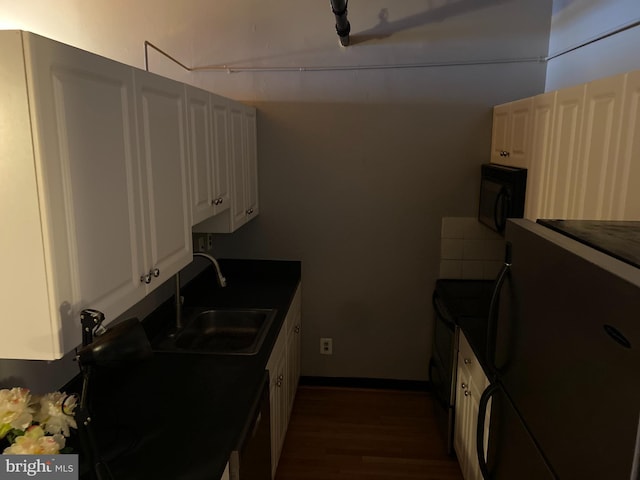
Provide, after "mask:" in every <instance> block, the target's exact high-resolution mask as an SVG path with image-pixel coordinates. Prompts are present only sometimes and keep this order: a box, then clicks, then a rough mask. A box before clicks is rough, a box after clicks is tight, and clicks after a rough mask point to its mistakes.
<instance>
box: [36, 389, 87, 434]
mask: <svg viewBox="0 0 640 480" xmlns="http://www.w3.org/2000/svg"><path fill="white" fill-rule="evenodd" d="M76 400H77V399H76V397H75V396H73V395H71V396H69V395H67V394H65V393H61V392H54V393H47V394H46V395H43V396H42V397H40V399H39V406H40V409H39V410H38V411H37V412H36V413H35V415H34V416H33V419H34V420H35V421H36V422H38V423H40V425H41V426H42V428H43V429H44V430H45V431H46V432H47V433H51V434H60V433H61V434H63V435H64V436H65V437H68V436H69V433H70V432H69V427H71V428H78V426H77V425H76V420H75V418H74V417H73V412H74V410H75V408H76Z"/></svg>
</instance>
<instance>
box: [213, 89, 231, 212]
mask: <svg viewBox="0 0 640 480" xmlns="http://www.w3.org/2000/svg"><path fill="white" fill-rule="evenodd" d="M210 108H211V122H212V124H213V130H212V137H213V153H214V160H213V198H214V201H215V213H216V214H218V213H220V212H223V211H224V210H227V209H229V208H230V204H231V199H230V194H229V143H230V142H229V103H228V101H227V99H225V98H223V97H220V96H218V95H213V94H211V97H210Z"/></svg>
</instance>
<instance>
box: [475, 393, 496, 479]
mask: <svg viewBox="0 0 640 480" xmlns="http://www.w3.org/2000/svg"><path fill="white" fill-rule="evenodd" d="M498 388H499V387H498V386H497V385H496V384H493V383H492V384H491V385H489V386H488V387H487V388H486V389H485V390H484V392H482V395H481V396H480V402H479V407H478V424H477V425H476V427H477V428H476V454H477V455H478V464H479V465H480V472H481V473H482V478H483V479H485V480H488V479H489V467H488V466H487V461H486V459H485V456H484V427H485V419H486V416H487V406H488V405H489V400H491V397H492V396H493V394H494V393H496V391H497V390H498Z"/></svg>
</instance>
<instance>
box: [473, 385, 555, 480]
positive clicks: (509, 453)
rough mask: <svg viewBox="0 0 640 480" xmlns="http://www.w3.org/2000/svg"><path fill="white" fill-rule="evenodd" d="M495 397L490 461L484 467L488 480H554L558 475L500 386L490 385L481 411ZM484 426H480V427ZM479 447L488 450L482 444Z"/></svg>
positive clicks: (480, 416)
mask: <svg viewBox="0 0 640 480" xmlns="http://www.w3.org/2000/svg"><path fill="white" fill-rule="evenodd" d="M489 396H490V398H491V423H490V428H489V444H488V448H487V462H486V465H485V466H484V467H483V470H484V471H483V476H484V478H485V479H492V480H513V479H518V480H547V479H548V480H553V479H555V478H557V477H556V476H555V475H554V474H553V472H552V471H551V470H550V469H549V467H548V466H547V462H546V460H545V459H544V457H543V456H542V454H541V453H540V450H538V447H537V446H536V444H535V441H534V439H533V438H532V437H531V435H530V434H529V432H528V431H527V428H526V426H525V425H524V423H523V422H522V419H521V418H520V416H519V415H518V412H517V411H516V410H515V408H514V407H513V404H512V403H511V401H510V400H509V398H508V396H507V395H506V394H505V392H504V390H503V389H502V388H500V387H499V385H495V384H494V385H491V386H489V387H488V388H487V390H486V391H485V393H483V396H482V398H481V400H480V414H479V415H478V418H479V419H481V418H483V417H484V415H483V408H484V406H485V405H486V402H488V400H489ZM479 429H480V427H479ZM478 450H479V451H482V450H484V447H483V446H482V445H478Z"/></svg>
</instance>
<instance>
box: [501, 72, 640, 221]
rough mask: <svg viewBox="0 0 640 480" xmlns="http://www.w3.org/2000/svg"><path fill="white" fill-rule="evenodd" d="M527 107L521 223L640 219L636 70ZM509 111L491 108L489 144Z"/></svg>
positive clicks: (560, 92) (547, 95) (546, 96)
mask: <svg viewBox="0 0 640 480" xmlns="http://www.w3.org/2000/svg"><path fill="white" fill-rule="evenodd" d="M525 100H528V99H525ZM531 100H533V110H532V121H531V122H530V126H529V127H528V128H529V130H530V135H531V142H530V144H529V145H530V147H529V152H530V154H529V155H528V158H529V160H528V162H527V165H526V166H527V168H528V169H529V171H528V175H527V197H526V207H525V216H526V217H527V218H530V219H532V220H535V219H538V218H564V219H589V220H635V221H638V220H640V193H638V192H640V190H638V189H637V188H633V185H639V184H640V161H638V158H640V129H639V128H638V125H640V123H638V122H639V121H640V103H639V101H640V71H634V72H629V73H624V74H620V75H614V76H612V77H607V78H603V79H600V80H595V81H592V82H589V83H585V84H582V85H576V86H573V87H568V88H563V89H561V90H557V91H554V92H548V93H545V94H542V95H538V96H536V97H533V98H532V99H531ZM518 102H521V101H518ZM513 103H516V102H512V104H513ZM512 104H505V106H503V105H499V106H497V107H495V109H494V120H495V123H494V140H495V139H496V138H499V139H500V138H503V136H504V135H503V134H502V133H500V132H501V131H502V130H504V129H505V128H506V127H505V126H504V125H506V123H507V122H506V120H505V119H506V118H507V117H506V116H505V115H506V114H505V113H504V112H507V111H508V112H510V111H511V110H510V109H507V108H506V106H511V105H512ZM496 112H497V113H496ZM521 123H522V125H524V122H521ZM495 132H498V133H495ZM499 150H500V149H499V148H498V147H494V146H492V152H493V153H495V152H496V151H499ZM503 163H504V162H503ZM518 166H525V165H524V164H523V165H518Z"/></svg>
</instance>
